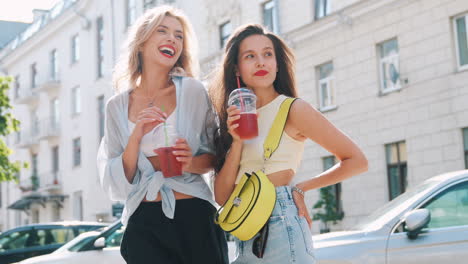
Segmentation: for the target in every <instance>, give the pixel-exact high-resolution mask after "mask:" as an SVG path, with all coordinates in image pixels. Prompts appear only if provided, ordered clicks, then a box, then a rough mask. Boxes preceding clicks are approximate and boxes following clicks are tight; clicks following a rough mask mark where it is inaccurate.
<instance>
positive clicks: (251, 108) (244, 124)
mask: <svg viewBox="0 0 468 264" xmlns="http://www.w3.org/2000/svg"><path fill="white" fill-rule="evenodd" d="M228 105H229V106H231V105H235V106H236V107H237V108H239V109H240V110H241V113H240V118H239V119H238V120H236V121H235V122H234V123H235V124H239V126H238V127H237V128H236V129H235V132H236V133H237V134H238V135H239V137H240V138H241V139H243V140H249V139H253V138H255V137H257V136H258V123H257V96H255V94H254V93H253V92H252V91H251V90H249V89H246V88H238V89H235V90H234V91H232V92H231V93H230V94H229V99H228Z"/></svg>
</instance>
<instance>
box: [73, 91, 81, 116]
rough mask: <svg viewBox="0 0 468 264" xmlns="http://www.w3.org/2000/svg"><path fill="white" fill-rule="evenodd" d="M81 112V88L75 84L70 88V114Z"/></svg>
mask: <svg viewBox="0 0 468 264" xmlns="http://www.w3.org/2000/svg"><path fill="white" fill-rule="evenodd" d="M79 113H81V90H80V87H79V86H77V87H75V88H73V89H72V114H73V115H77V114H79Z"/></svg>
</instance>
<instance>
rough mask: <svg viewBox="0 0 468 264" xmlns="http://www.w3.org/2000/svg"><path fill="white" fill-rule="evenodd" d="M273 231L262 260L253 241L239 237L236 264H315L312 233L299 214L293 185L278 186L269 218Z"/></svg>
mask: <svg viewBox="0 0 468 264" xmlns="http://www.w3.org/2000/svg"><path fill="white" fill-rule="evenodd" d="M268 224H269V234H268V241H267V244H266V248H265V253H264V256H263V258H262V259H260V258H257V257H256V256H255V255H254V254H253V253H252V243H253V240H254V239H255V238H256V237H257V236H258V235H256V236H254V237H253V238H252V239H251V240H248V241H240V240H238V239H236V245H237V252H236V255H237V259H236V260H235V261H234V262H233V264H244V263H245V264H247V263H271V264H277V263H278V264H286V263H300V264H314V263H315V257H314V247H313V245H312V234H311V231H310V228H309V225H308V224H307V220H306V219H305V218H304V217H299V216H298V211H297V207H296V205H295V203H294V200H293V198H292V194H291V187H290V186H280V187H276V204H275V208H274V209H273V213H272V215H271V217H270V220H269V221H268Z"/></svg>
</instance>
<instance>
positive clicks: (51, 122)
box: [39, 118, 60, 139]
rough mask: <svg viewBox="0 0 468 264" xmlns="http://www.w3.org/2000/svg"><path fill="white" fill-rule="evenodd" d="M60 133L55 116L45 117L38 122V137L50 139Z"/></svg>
mask: <svg viewBox="0 0 468 264" xmlns="http://www.w3.org/2000/svg"><path fill="white" fill-rule="evenodd" d="M59 135H60V124H59V122H58V121H57V119H56V118H47V119H44V120H42V121H41V122H40V124H39V139H52V138H56V137H58V136H59Z"/></svg>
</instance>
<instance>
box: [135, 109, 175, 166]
mask: <svg viewBox="0 0 468 264" xmlns="http://www.w3.org/2000/svg"><path fill="white" fill-rule="evenodd" d="M176 113H177V112H176V109H174V111H173V112H172V113H171V115H170V116H168V117H167V119H166V124H167V125H171V126H172V127H174V128H175V127H176V118H175V116H176ZM135 126H136V124H135V123H133V122H132V121H130V120H128V128H129V130H130V131H133V129H134V128H135ZM164 141H165V135H164V125H163V124H159V125H158V126H156V127H155V128H153V130H151V131H150V132H148V133H146V134H145V135H144V136H143V138H141V141H140V149H141V151H142V152H143V154H145V156H146V157H154V156H157V155H158V154H156V153H154V151H153V150H154V149H156V148H157V146H158V145H159V146H162V145H163V144H164Z"/></svg>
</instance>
